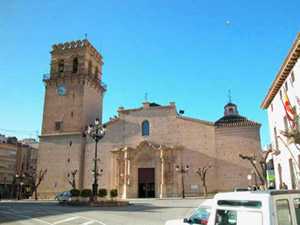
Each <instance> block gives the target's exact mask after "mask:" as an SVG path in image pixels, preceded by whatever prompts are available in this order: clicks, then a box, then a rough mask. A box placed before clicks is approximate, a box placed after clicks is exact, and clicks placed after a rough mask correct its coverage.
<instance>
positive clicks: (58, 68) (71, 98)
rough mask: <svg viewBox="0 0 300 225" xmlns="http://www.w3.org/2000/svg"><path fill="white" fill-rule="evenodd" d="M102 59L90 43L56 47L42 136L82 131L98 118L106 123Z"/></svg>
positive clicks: (70, 43)
mask: <svg viewBox="0 0 300 225" xmlns="http://www.w3.org/2000/svg"><path fill="white" fill-rule="evenodd" d="M102 66H103V61H102V56H101V54H100V53H99V52H98V51H97V50H96V49H95V48H94V47H93V46H92V45H91V43H90V42H89V41H88V40H87V39H84V40H79V41H72V42H65V43H62V44H55V45H53V46H52V51H51V67H50V74H48V75H45V76H44V78H43V81H44V83H45V87H46V93H45V102H44V113H43V125H42V135H44V134H57V133H70V132H80V131H82V129H83V128H84V127H85V126H86V125H88V124H89V123H90V122H91V121H94V120H95V118H99V119H100V121H102V105H103V94H104V92H105V90H106V87H105V85H103V83H102Z"/></svg>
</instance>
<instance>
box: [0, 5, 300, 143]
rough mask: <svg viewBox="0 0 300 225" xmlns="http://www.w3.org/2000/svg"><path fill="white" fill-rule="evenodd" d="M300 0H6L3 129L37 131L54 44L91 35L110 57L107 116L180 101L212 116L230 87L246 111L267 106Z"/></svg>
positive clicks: (193, 112)
mask: <svg viewBox="0 0 300 225" xmlns="http://www.w3.org/2000/svg"><path fill="white" fill-rule="evenodd" d="M299 8H300V1H296V0H287V1H284V2H283V1H277V0H273V1H258V0H253V1H243V0H241V1H236V0H235V1H234V0H228V1H214V0H209V1H208V0H185V1H182V0H181V1H179V0H172V1H171V0H170V1H167V0H166V1H163V0H151V1H143V0H128V1H117V0H110V1H102V0H101V1H100V0H95V1H90V0H86V1H74V0H72V1H61V0H51V1H37V0H36V1H21V0H20V1H15V0H11V1H2V2H1V3H0V32H1V35H0V78H1V80H0V96H1V110H0V133H4V134H7V135H16V136H18V137H27V136H35V135H36V133H35V131H38V132H40V129H41V122H42V110H43V101H44V85H43V83H42V74H44V73H48V72H49V63H50V54H49V52H50V49H51V45H52V44H54V43H60V42H64V41H69V40H77V39H83V38H84V34H85V33H87V34H88V38H89V40H90V41H91V42H92V43H93V45H94V46H95V47H96V48H97V49H98V50H99V51H100V52H101V54H102V55H103V57H104V63H105V65H104V70H103V81H104V82H105V83H106V84H107V85H108V91H107V93H106V95H105V102H104V119H105V120H107V119H108V118H109V117H111V116H113V115H115V114H116V110H117V108H118V106H124V107H125V108H134V107H139V106H140V105H141V103H142V101H143V100H144V96H145V93H146V92H147V93H148V99H149V101H153V102H157V103H160V104H168V103H169V102H170V101H175V102H176V104H177V107H178V109H184V110H185V112H186V116H190V117H195V118H200V119H203V120H209V121H215V120H217V119H218V118H219V117H221V116H222V115H223V106H224V105H225V104H226V103H227V101H228V98H227V92H228V89H231V92H232V99H233V102H234V103H236V104H238V106H239V111H240V113H241V114H242V115H245V116H247V117H248V118H249V119H251V120H255V121H258V122H260V123H262V129H261V137H262V144H263V145H264V144H266V143H268V142H269V130H268V123H267V114H266V112H265V111H263V110H261V109H260V103H261V102H262V100H263V98H264V96H265V94H266V92H267V90H268V88H269V86H270V85H271V82H272V80H273V78H274V77H275V75H276V73H277V71H278V69H279V67H280V65H281V63H282V62H283V60H284V58H285V56H286V55H287V52H288V50H289V48H290V46H291V44H292V42H293V40H294V39H295V37H296V34H297V32H298V31H300V23H299V21H300V14H299Z"/></svg>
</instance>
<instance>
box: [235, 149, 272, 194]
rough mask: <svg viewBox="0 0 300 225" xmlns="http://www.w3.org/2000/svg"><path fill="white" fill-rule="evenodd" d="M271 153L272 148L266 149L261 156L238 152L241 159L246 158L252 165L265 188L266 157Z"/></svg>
mask: <svg viewBox="0 0 300 225" xmlns="http://www.w3.org/2000/svg"><path fill="white" fill-rule="evenodd" d="M270 153H272V149H269V150H267V151H266V152H264V153H263V154H262V155H261V156H256V155H253V156H248V155H243V154H239V157H240V158H241V159H243V160H247V161H248V162H249V163H250V164H251V166H252V167H253V169H254V171H255V174H256V175H257V176H258V178H259V180H260V183H261V185H263V186H264V187H265V188H266V185H267V158H268V156H269V154H270Z"/></svg>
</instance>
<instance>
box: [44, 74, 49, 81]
mask: <svg viewBox="0 0 300 225" xmlns="http://www.w3.org/2000/svg"><path fill="white" fill-rule="evenodd" d="M46 80H50V74H49V73H45V74H43V81H46Z"/></svg>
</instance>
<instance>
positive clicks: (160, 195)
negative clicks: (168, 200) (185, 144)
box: [159, 148, 165, 198]
mask: <svg viewBox="0 0 300 225" xmlns="http://www.w3.org/2000/svg"><path fill="white" fill-rule="evenodd" d="M160 163H161V165H160V168H161V170H160V178H161V179H160V193H159V198H163V197H165V177H164V173H165V159H164V152H163V149H162V148H160Z"/></svg>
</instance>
